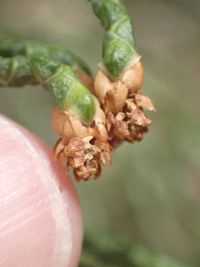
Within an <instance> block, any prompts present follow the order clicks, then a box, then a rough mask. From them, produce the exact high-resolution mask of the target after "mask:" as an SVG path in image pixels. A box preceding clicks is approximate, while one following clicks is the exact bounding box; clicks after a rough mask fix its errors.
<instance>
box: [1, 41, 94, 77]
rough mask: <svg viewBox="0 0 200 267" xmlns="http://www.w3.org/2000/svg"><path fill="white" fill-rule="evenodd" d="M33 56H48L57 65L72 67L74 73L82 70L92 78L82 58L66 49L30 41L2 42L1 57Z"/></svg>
mask: <svg viewBox="0 0 200 267" xmlns="http://www.w3.org/2000/svg"><path fill="white" fill-rule="evenodd" d="M33 54H37V55H38V54H41V55H43V56H47V57H48V58H50V59H51V60H54V61H55V62H57V63H60V64H66V65H70V66H71V67H72V68H73V70H74V71H76V70H82V71H83V72H85V73H86V74H88V75H90V76H91V71H90V68H89V67H88V65H87V64H86V63H85V62H84V61H83V60H82V59H81V58H80V57H78V56H77V55H75V54H74V53H73V52H71V51H70V50H69V49H67V48H65V47H60V46H56V45H54V46H53V45H49V44H46V43H42V42H37V41H30V40H19V39H16V40H15V39H3V40H0V56H2V57H14V56H19V55H21V56H25V57H30V56H32V55H33Z"/></svg>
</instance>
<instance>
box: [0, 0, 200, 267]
mask: <svg viewBox="0 0 200 267" xmlns="http://www.w3.org/2000/svg"><path fill="white" fill-rule="evenodd" d="M125 3H126V5H127V7H128V11H129V14H130V15H131V16H132V18H133V20H134V29H135V32H136V37H137V45H138V48H139V51H140V53H141V54H142V55H143V62H144V64H145V69H146V77H145V88H144V90H145V93H146V94H147V95H149V96H151V98H152V99H153V100H154V103H155V105H156V108H157V113H156V114H151V117H152V119H153V122H154V123H153V126H152V128H151V131H150V133H149V134H148V135H147V136H146V138H145V140H144V142H142V143H140V144H136V145H123V146H122V147H121V148H120V149H118V151H116V153H115V155H114V158H113V164H112V167H111V168H108V169H106V170H105V171H104V173H103V175H102V177H101V178H100V179H99V180H98V181H95V182H89V183H80V184H77V188H78V190H79V191H80V197H81V203H82V207H83V211H84V219H85V226H86V229H87V230H90V231H92V232H104V233H106V232H109V233H112V234H113V235H115V236H128V237H129V239H130V240H133V242H134V243H136V244H141V245H144V246H146V247H148V248H153V249H155V250H156V251H158V252H162V253H165V254H168V255H171V256H174V257H176V258H178V259H181V260H183V261H185V262H188V263H191V264H193V265H194V266H200V141H199V137H200V119H199V116H200V104H199V100H200V90H199V85H200V12H199V11H200V1H199V0H190V1H188V0H129V1H128V0H127V1H125ZM0 25H1V26H0V29H1V31H0V33H2V34H3V33H12V34H13V33H17V34H18V35H20V36H22V37H26V38H31V39H40V40H47V41H49V42H52V43H62V44H65V45H66V46H67V47H70V48H72V50H73V51H74V52H77V53H78V54H79V55H80V56H82V57H83V58H84V59H85V60H86V61H87V62H88V63H90V65H91V66H92V67H93V70H94V73H95V71H96V66H97V62H99V61H100V57H101V43H102V34H103V32H102V29H101V27H100V25H99V23H98V21H97V19H96V18H95V17H94V15H93V14H92V12H91V10H90V7H89V4H88V3H87V1H86V0H82V1H81V0H57V1H54V0H35V1H31V0H0ZM52 106H53V100H52V99H51V98H50V97H49V95H48V94H47V93H46V92H44V91H42V89H41V88H28V89H27V88H23V89H18V90H13V89H8V88H7V89H6V88H5V89H2V90H1V91H0V112H1V113H4V114H7V115H8V116H9V117H11V118H13V119H15V120H16V121H17V122H19V123H21V124H23V125H24V126H25V127H27V128H29V129H30V130H32V131H34V132H36V133H37V134H39V135H40V136H41V137H42V138H43V139H44V140H46V142H48V143H49V144H53V143H54V142H55V140H56V137H55V136H54V135H53V133H52V130H51V122H50V113H51V108H52Z"/></svg>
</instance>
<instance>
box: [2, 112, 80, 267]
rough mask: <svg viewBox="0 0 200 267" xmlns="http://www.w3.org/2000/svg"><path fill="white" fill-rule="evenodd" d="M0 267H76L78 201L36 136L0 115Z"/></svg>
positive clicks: (59, 169)
mask: <svg viewBox="0 0 200 267" xmlns="http://www.w3.org/2000/svg"><path fill="white" fill-rule="evenodd" d="M0 127H1V131H0V157H1V158H0V162H1V164H0V199H1V201H0V266H2V267H27V266H29V267H35V266H37V267H44V266H48V267H77V265H78V261H79V257H80V252H81V244H82V219H81V211H80V205H79V200H78V197H77V194H76V192H75V189H74V187H73V185H72V183H71V181H70V179H69V178H68V177H66V176H65V171H64V170H63V169H62V167H61V166H59V165H58V163H57V162H56V163H55V161H54V159H53V157H52V154H51V152H50V151H49V149H48V148H47V147H46V146H45V145H44V144H43V143H42V142H41V141H40V140H39V139H38V138H37V137H36V136H34V135H32V134H31V133H29V132H28V131H27V130H25V129H23V128H21V127H20V126H19V125H16V124H15V123H14V122H12V121H10V120H8V119H7V118H5V117H3V116H0Z"/></svg>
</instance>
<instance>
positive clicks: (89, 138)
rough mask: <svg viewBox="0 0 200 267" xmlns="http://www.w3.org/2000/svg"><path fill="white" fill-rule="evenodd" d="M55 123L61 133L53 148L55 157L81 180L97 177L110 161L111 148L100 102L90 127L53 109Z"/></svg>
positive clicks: (69, 115) (66, 113)
mask: <svg viewBox="0 0 200 267" xmlns="http://www.w3.org/2000/svg"><path fill="white" fill-rule="evenodd" d="M53 122H54V129H55V130H56V132H57V133H58V134H59V135H60V136H61V138H60V139H59V140H58V142H57V144H56V146H55V149H54V151H55V156H56V158H57V159H59V160H60V161H61V162H62V163H63V164H64V165H67V166H68V167H70V168H72V169H73V172H74V174H75V177H76V178H77V180H79V181H80V180H89V179H92V178H96V177H98V176H99V175H100V173H101V170H102V167H103V166H104V165H106V164H109V163H110V162H111V151H112V147H111V145H110V144H109V143H108V141H107V138H108V137H107V131H106V128H105V117H104V113H103V112H102V111H101V109H100V108H99V107H98V105H97V109H96V115H95V118H94V121H93V123H92V125H91V126H90V127H86V126H84V125H83V124H82V123H81V121H80V120H79V119H78V118H76V117H75V116H74V115H73V114H70V113H69V112H63V111H61V110H59V109H55V110H54V114H53Z"/></svg>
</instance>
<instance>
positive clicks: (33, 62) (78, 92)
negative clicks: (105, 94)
mask: <svg viewBox="0 0 200 267" xmlns="http://www.w3.org/2000/svg"><path fill="white" fill-rule="evenodd" d="M30 84H41V85H43V86H44V87H46V88H47V89H48V90H49V91H50V92H51V93H52V94H53V95H54V97H55V99H56V102H57V105H58V106H59V107H60V108H61V109H62V110H67V111H70V112H73V113H74V114H75V115H76V116H78V117H79V118H80V119H81V121H82V122H83V123H86V124H89V123H91V122H92V121H93V118H94V115H95V100H94V96H93V95H92V94H91V92H90V91H89V90H88V89H87V88H86V87H85V86H84V85H83V84H82V83H81V82H80V81H79V80H78V78H77V76H76V75H75V73H74V71H73V69H72V68H71V67H70V66H68V65H64V64H60V63H57V62H56V61H53V60H51V59H49V58H48V57H47V56H46V55H44V54H43V55H42V54H41V53H40V51H39V54H36V52H34V53H33V54H32V55H30V56H29V57H25V56H13V57H10V58H4V57H0V86H5V85H10V86H23V85H30Z"/></svg>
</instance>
